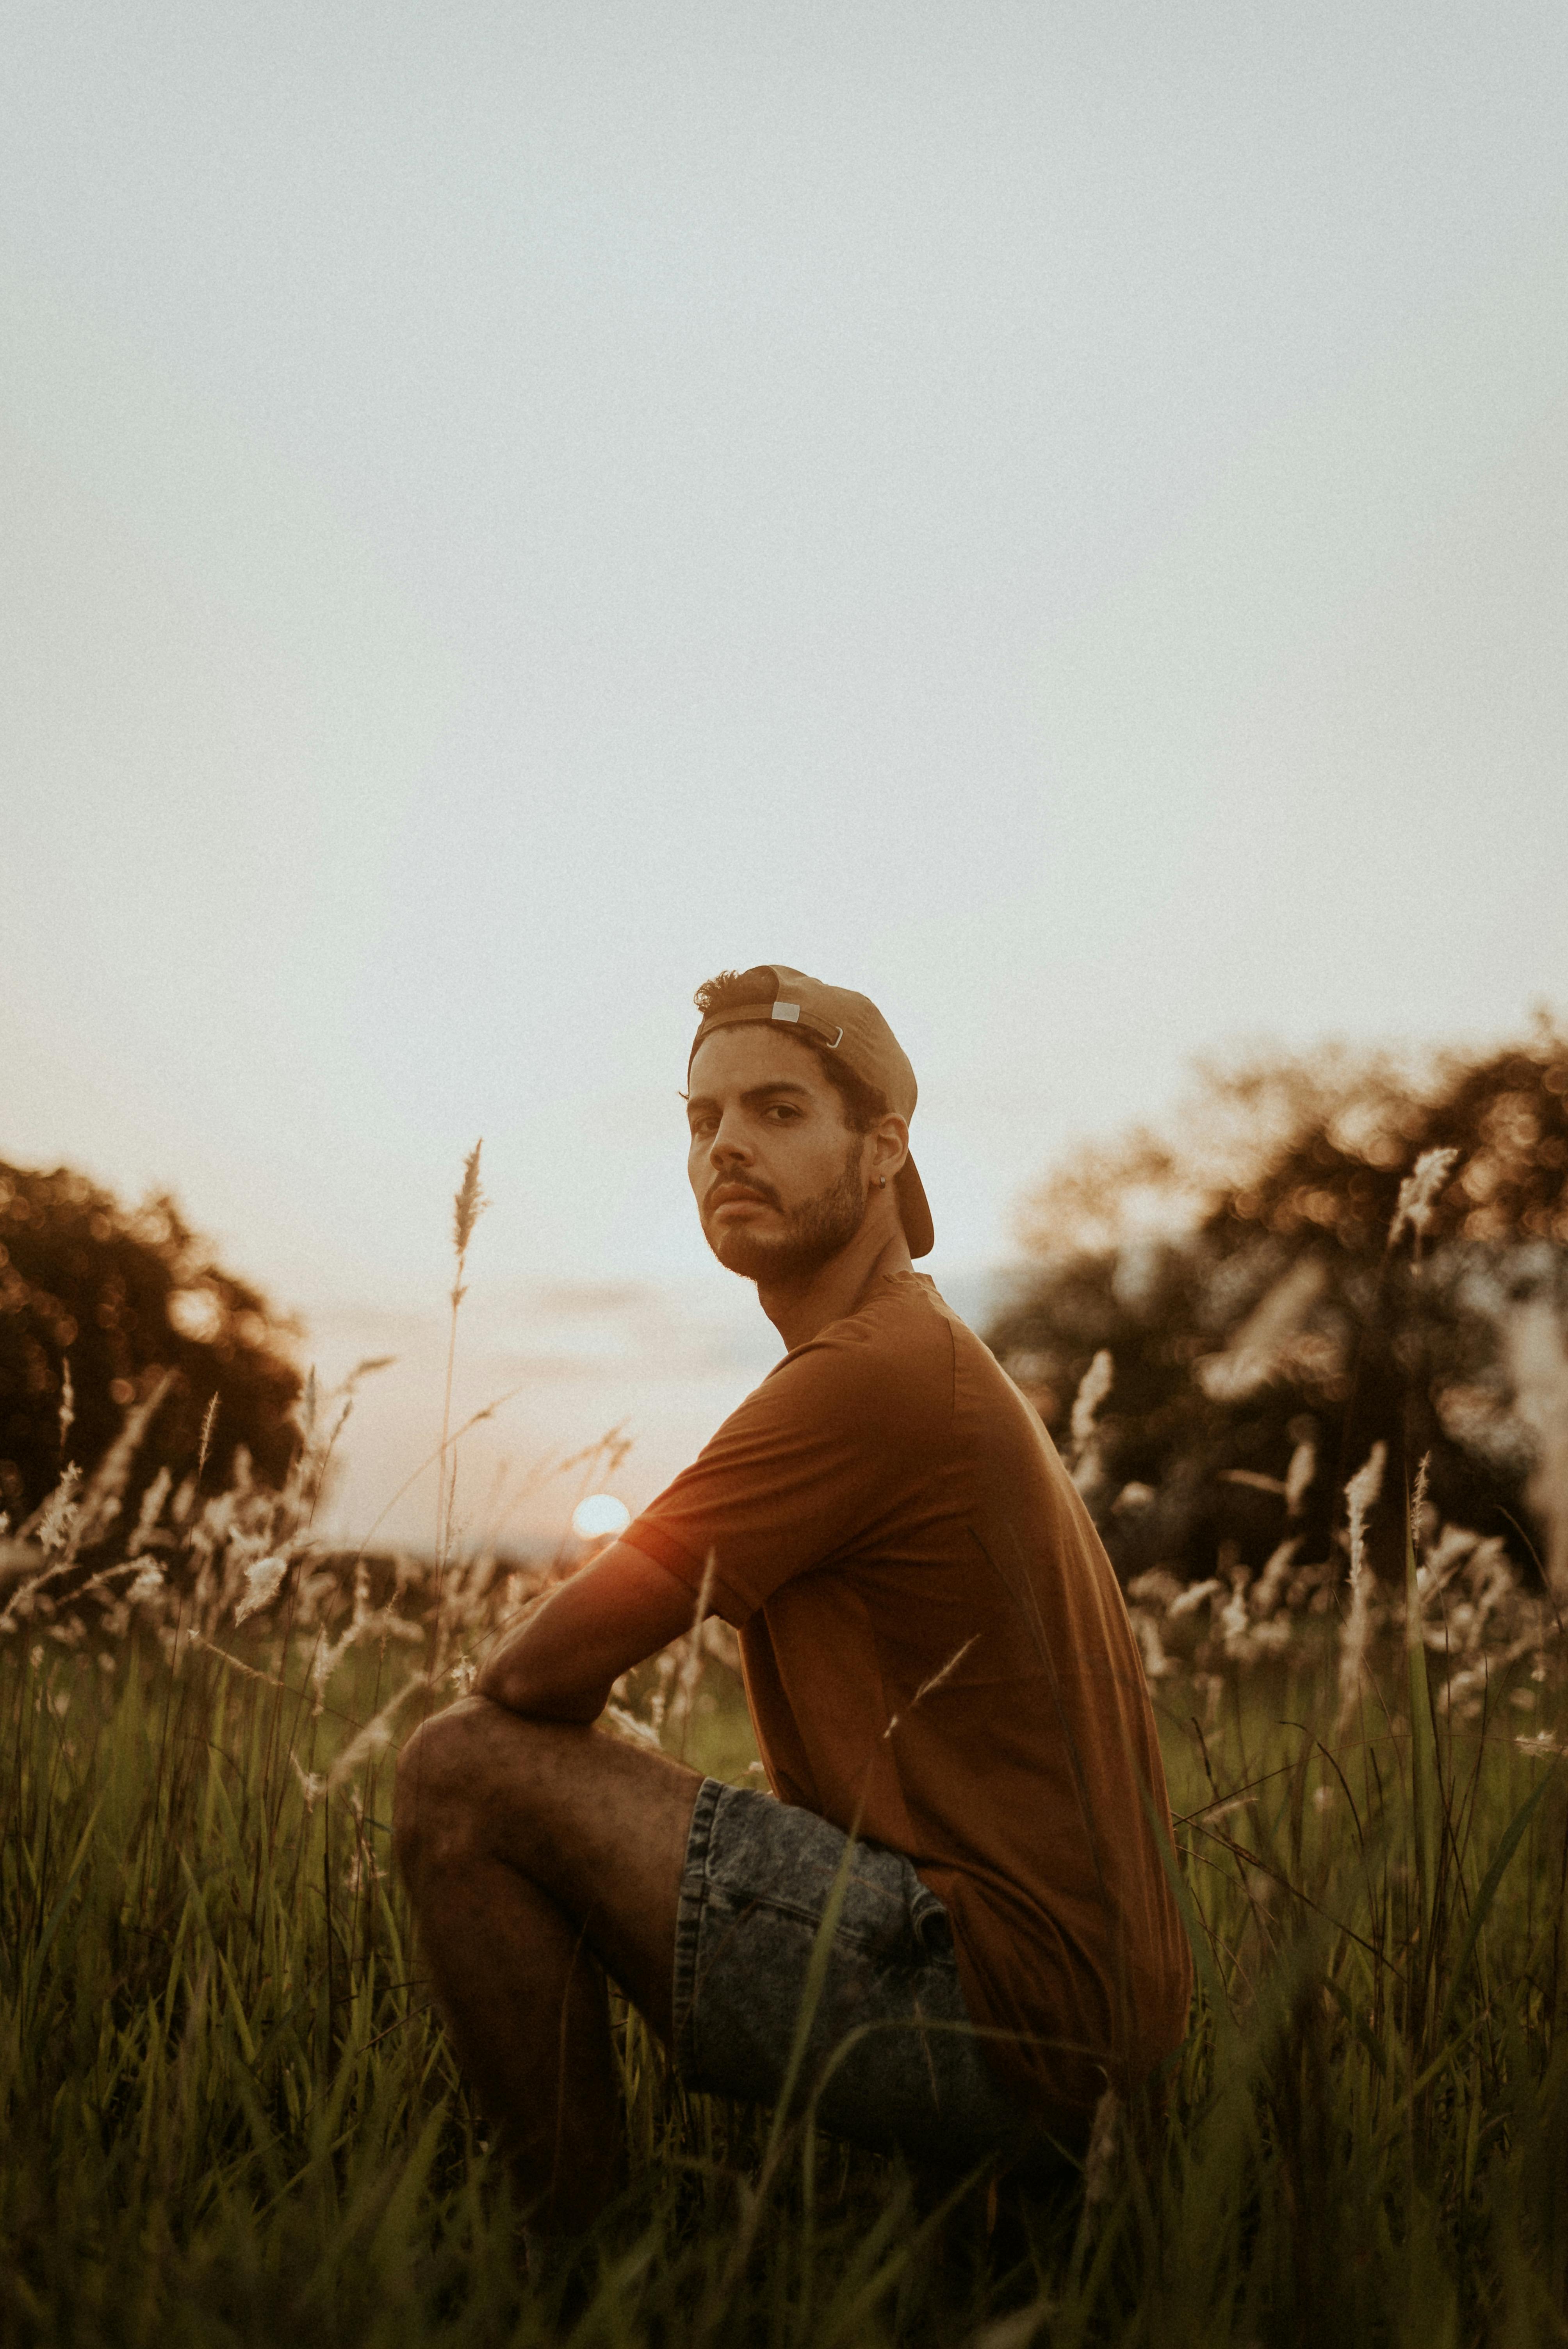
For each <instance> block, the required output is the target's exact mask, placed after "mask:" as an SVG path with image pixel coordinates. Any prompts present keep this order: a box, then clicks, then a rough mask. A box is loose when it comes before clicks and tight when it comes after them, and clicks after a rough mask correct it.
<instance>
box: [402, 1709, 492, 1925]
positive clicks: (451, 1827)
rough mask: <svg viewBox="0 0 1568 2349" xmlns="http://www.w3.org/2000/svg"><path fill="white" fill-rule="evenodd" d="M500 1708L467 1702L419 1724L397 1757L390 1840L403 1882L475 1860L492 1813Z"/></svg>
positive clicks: (411, 1881)
mask: <svg viewBox="0 0 1568 2349" xmlns="http://www.w3.org/2000/svg"><path fill="white" fill-rule="evenodd" d="M495 1710H496V1708H495V1707H494V1706H493V1705H490V1704H489V1703H487V1702H485V1700H484V1699H483V1698H474V1697H466V1698H464V1699H463V1701H462V1702H460V1703H459V1704H454V1705H449V1707H448V1709H447V1710H446V1712H445V1713H435V1714H433V1715H432V1716H431V1718H430V1719H429V1720H428V1721H425V1722H421V1723H420V1724H419V1726H418V1729H416V1730H415V1732H414V1733H413V1735H412V1736H411V1737H409V1738H407V1739H406V1740H405V1741H404V1744H403V1749H402V1752H401V1753H400V1754H398V1756H397V1791H396V1794H395V1795H394V1798H393V1811H392V1840H393V1848H394V1850H395V1852H396V1854H397V1865H398V1867H399V1868H401V1870H402V1872H403V1876H404V1879H405V1881H406V1882H407V1883H408V1884H409V1885H411V1886H413V1885H417V1884H418V1879H419V1878H421V1877H422V1876H425V1875H428V1874H429V1873H430V1872H431V1871H432V1870H434V1869H437V1868H443V1867H449V1866H452V1865H454V1864H456V1863H458V1862H459V1861H461V1860H463V1859H465V1858H469V1857H473V1855H474V1851H475V1843H476V1834H477V1830H478V1828H479V1826H480V1823H481V1821H482V1818H483V1816H484V1812H485V1809H486V1807H487V1806H486V1789H487V1783H488V1780H489V1777H490V1769H489V1766H488V1765H489V1760H490V1751H489V1749H490V1746H491V1744H492V1743H493V1730H492V1725H491V1723H490V1721H489V1720H488V1719H487V1718H486V1716H487V1715H490V1714H491V1713H494V1712H495Z"/></svg>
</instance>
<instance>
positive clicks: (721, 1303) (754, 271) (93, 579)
mask: <svg viewBox="0 0 1568 2349" xmlns="http://www.w3.org/2000/svg"><path fill="white" fill-rule="evenodd" d="M0 66H3V70H0V814H3V819H4V820H3V823H0V852H3V853H4V856H5V887H4V890H3V892H0V1157H6V1158H10V1159H11V1160H13V1161H15V1162H18V1163H21V1164H58V1163H66V1164H72V1165H76V1166H79V1167H82V1168H84V1169H85V1170H86V1171H88V1173H90V1174H95V1175H96V1176H98V1178H99V1179H101V1180H103V1181H105V1182H107V1183H108V1184H109V1185H112V1186H113V1187H114V1188H116V1189H117V1190H119V1191H120V1192H121V1193H122V1194H124V1195H129V1196H135V1195H139V1193H141V1192H142V1191H144V1190H146V1189H147V1188H149V1187H150V1186H156V1187H159V1188H171V1189H173V1190H174V1191H175V1192H176V1194H177V1195H179V1197H180V1198H181V1201H182V1203H183V1205H184V1206H185V1208H186V1210H187V1212H188V1214H189V1215H190V1216H191V1218H192V1220H193V1221H194V1222H195V1223H196V1224H197V1225H198V1226H200V1228H201V1230H202V1231H204V1232H206V1233H209V1234H211V1237H212V1238H213V1241H214V1244H215V1246H216V1247H217V1248H218V1250H219V1252H220V1254H221V1256H222V1259H223V1260H224V1261H225V1262H226V1263H227V1264H229V1265H231V1266H232V1268H234V1269H236V1270H239V1271H241V1272H243V1273H245V1274H248V1275H249V1276H250V1277H252V1278H254V1279H256V1280H257V1281H258V1282H259V1283H260V1284H261V1285H262V1286H263V1288H265V1289H266V1290H267V1292H268V1293H269V1294H270V1295H272V1296H273V1298H274V1299H276V1300H277V1301H278V1302H279V1303H280V1304H281V1305H283V1306H284V1307H287V1308H289V1309H292V1310H294V1312H296V1313H297V1314H298V1315H299V1316H300V1317H301V1319H302V1323H303V1327H304V1336H303V1337H302V1340H301V1343H302V1346H303V1347H304V1349H305V1350H306V1351H308V1352H311V1353H313V1354H314V1355H315V1356H317V1357H319V1358H321V1359H323V1360H324V1361H326V1362H328V1363H329V1364H333V1365H335V1366H337V1367H339V1368H341V1367H342V1366H343V1365H344V1363H346V1361H347V1360H349V1359H352V1357H353V1355H354V1353H355V1352H356V1350H370V1351H376V1350H384V1349H383V1347H382V1345H381V1344H379V1343H377V1342H376V1337H377V1332H379V1333H380V1336H381V1337H382V1338H383V1339H385V1336H386V1333H387V1331H388V1330H395V1331H397V1332H400V1333H401V1337H402V1340H403V1343H402V1349H401V1350H402V1355H403V1361H402V1366H401V1367H400V1369H399V1370H398V1371H397V1372H395V1373H388V1374H387V1381H385V1382H384V1391H385V1392H386V1393H387V1395H388V1397H390V1398H391V1399H390V1400H388V1401H387V1402H384V1403H381V1404H373V1403H372V1402H371V1400H370V1395H369V1391H368V1390H367V1392H366V1402H365V1405H364V1407H363V1414H362V1421H361V1423H356V1424H362V1425H363V1427H364V1429H365V1434H364V1437H363V1442H362V1448H361V1454H360V1455H357V1456H356V1462H355V1464H354V1467H353V1474H352V1475H351V1478H350V1491H349V1498H348V1499H347V1500H346V1502H345V1504H344V1506H346V1508H347V1509H348V1510H349V1514H350V1515H351V1516H352V1515H353V1514H354V1513H355V1512H356V1511H358V1512H361V1513H363V1511H364V1510H365V1509H366V1508H367V1507H368V1495H369V1494H370V1492H371V1491H372V1489H373V1487H376V1488H377V1489H378V1486H377V1479H379V1480H380V1481H381V1482H382V1483H384V1482H385V1480H386V1477H387V1475H390V1474H391V1472H392V1469H393V1467H394V1466H395V1465H396V1464H397V1462H398V1461H400V1460H401V1459H402V1458H403V1457H405V1456H406V1455H407V1454H408V1450H409V1446H410V1445H411V1444H415V1442H416V1434H415V1431H416V1427H417V1424H421V1423H420V1420H419V1414H420V1413H421V1412H423V1413H424V1415H425V1418H426V1419H428V1417H429V1406H428V1388H429V1372H428V1362H429V1360H430V1359H431V1358H432V1350H434V1352H435V1353H438V1350H439V1340H438V1312H439V1308H440V1301H441V1297H442V1292H443V1290H444V1288H446V1286H447V1285H448V1283H449V1278H450V1272H449V1262H448V1255H447V1248H448V1234H449V1199H450V1194H451V1191H452V1189H453V1188H454V1186H455V1184H456V1181H457V1178H458V1175H459V1172H460V1165H461V1159H462V1155H463V1153H464V1152H465V1151H466V1150H467V1149H468V1148H469V1145H470V1144H471V1143H472V1142H473V1140H474V1139H475V1138H476V1137H477V1136H479V1135H481V1134H482V1135H483V1137H484V1143H485V1156H484V1164H485V1172H486V1179H487V1188H488V1190H489V1192H490V1198H491V1201H492V1205H491V1206H490V1212H489V1214H488V1215H487V1216H486V1218H485V1220H484V1222H483V1223H482V1225H481V1226H480V1236H479V1237H478V1238H477V1240H476V1243H475V1249H474V1254H473V1258H472V1261H471V1265H470V1279H471V1282H472V1288H471V1292H470V1305H469V1308H466V1309H465V1310H467V1311H469V1314H470V1325H471V1330H472V1337H471V1342H470V1344H469V1352H468V1355H467V1357H466V1361H467V1364H468V1367H467V1369H466V1370H465V1372H464V1376H465V1378H468V1379H469V1381H470V1382H471V1383H470V1385H469V1386H468V1387H465V1389H464V1392H465V1393H469V1394H472V1395H478V1394H480V1392H481V1391H483V1389H484V1381H486V1379H488V1378H490V1377H491V1376H495V1377H499V1376H500V1375H502V1374H503V1373H508V1374H509V1373H510V1371H511V1370H512V1369H519V1375H520V1376H521V1378H522V1379H523V1382H524V1384H525V1386H526V1388H527V1392H526V1393H525V1394H524V1396H523V1398H522V1399H521V1402H520V1404H519V1406H518V1407H517V1409H516V1411H515V1412H514V1413H513V1419H514V1422H515V1425H514V1427H513V1431H512V1433H511V1434H510V1435H509V1436H508V1438H507V1441H508V1442H509V1443H512V1442H515V1444H516V1446H517V1447H518V1451H519V1456H520V1457H521V1456H522V1455H524V1454H527V1453H528V1451H529V1448H530V1446H531V1445H532V1446H534V1447H535V1448H537V1447H538V1446H539V1445H542V1444H560V1445H562V1446H564V1447H567V1448H570V1446H571V1444H572V1443H573V1440H574V1439H576V1440H582V1441H586V1440H587V1437H588V1435H589V1434H591V1433H595V1432H597V1426H598V1425H599V1424H608V1423H609V1421H608V1420H607V1419H605V1418H603V1414H604V1413H611V1414H622V1415H626V1414H629V1416H630V1417H631V1419H632V1420H634V1421H635V1423H636V1424H637V1431H638V1437H639V1452H638V1454H637V1455H634V1457H635V1458H636V1459H637V1460H638V1461H639V1464H638V1465H636V1466H635V1467H634V1468H633V1469H631V1470H629V1471H628V1472H627V1474H628V1475H629V1478H630V1484H629V1485H628V1490H633V1488H637V1489H638V1490H645V1489H649V1488H651V1487H650V1480H654V1481H655V1482H656V1481H658V1480H659V1479H661V1478H662V1476H663V1475H665V1474H666V1473H668V1470H669V1468H670V1467H671V1466H673V1465H674V1464H676V1462H677V1461H678V1458H679V1457H681V1456H684V1451H685V1450H686V1449H689V1448H690V1444H691V1442H692V1441H694V1440H700V1433H702V1432H703V1429H704V1428H705V1427H706V1426H707V1425H711V1424H712V1423H713V1421H714V1420H715V1419H717V1417H718V1416H719V1415H721V1413H722V1411H723V1409H725V1408H727V1404H728V1402H730V1401H733V1400H734V1399H736V1397H737V1396H738V1393H739V1392H744V1388H745V1386H746V1385H747V1384H749V1383H750V1382H751V1381H752V1380H753V1379H754V1377H755V1376H756V1375H758V1371H759V1368H765V1367H766V1363H767V1361H768V1360H769V1359H770V1358H771V1340H770V1338H769V1333H768V1332H767V1330H766V1329H765V1328H761V1329H760V1330H759V1329H758V1326H757V1315H756V1306H755V1300H754V1299H753V1298H752V1297H751V1294H750V1292H749V1291H748V1290H745V1289H744V1288H740V1287H739V1286H738V1285H737V1284H734V1283H727V1276H725V1275H723V1274H721V1273H720V1272H718V1271H717V1268H714V1267H713V1266H712V1265H711V1263H710V1260H709V1259H708V1258H707V1254H706V1250H705V1248H704V1247H703V1243H702V1241H701V1237H700V1235H699V1233H698V1231H697V1228H696V1219H695V1216H694V1214H693V1211H692V1208H691V1205H690V1201H689V1195H688V1194H687V1192H686V1183H685V1173H684V1125H683V1120H682V1116H681V1110H680V1104H679V1102H678V1100H677V1099H676V1091H677V1088H678V1086H679V1084H680V1082H681V1081H682V1077H683V1074H684V1068H685V1056H686V1044H687V1040H688V1038H689V1034H690V1030H691V1026H692V1021H693V1014H692V1011H691V1009H690V998H691V991H692V988H694V986H695V985H696V983H697V982H698V980H700V979H701V978H705V977H707V975H708V974H709V973H711V972H712V971H714V970H716V969H717V968H722V967H725V966H729V965H745V964H748V963H751V962H755V961H758V960H769V961H774V960H777V961H784V962H789V963H793V964H795V965H797V966H799V967H801V968H806V969H809V970H811V971H814V972H816V973H818V974H819V975H820V976H822V977H824V978H830V979H831V980H833V981H836V982H838V983H841V984H846V985H851V986H856V987H860V988H863V989H864V990H865V991H866V992H868V993H870V994H871V995H872V996H873V997H874V998H875V999H876V1000H877V1001H878V1002H879V1004H881V1006H882V1009H884V1011H885V1012H886V1013H887V1015H888V1017H889V1018H890V1019H891V1020H892V1024H893V1026H894V1028H895V1030H897V1032H898V1034H899V1036H900V1038H901V1040H903V1043H904V1044H905V1046H906V1048H907V1050H909V1052H910V1055H911V1058H912V1059H913V1062H914V1066H915V1069H916V1071H917V1074H918V1076H919V1080H920V1084H921V1094H922V1099H921V1106H920V1109H919V1111H918V1112H917V1114H916V1118H915V1123H914V1141H915V1146H916V1152H917V1155H918V1156H919V1159H920V1163H921V1166H922V1170H923V1175H924V1178H925V1183H926V1187H927V1190H928V1192H929V1193H930V1195H931V1197H932V1201H933V1206H934V1213H935V1220H936V1227H937V1235H938V1239H937V1249H936V1252H935V1254H934V1257H933V1258H932V1259H931V1264H930V1268H931V1269H932V1271H933V1272H934V1274H935V1276H936V1278H937V1279H938V1281H939V1283H944V1282H945V1283H947V1284H948V1285H949V1286H951V1287H953V1288H954V1290H955V1291H956V1290H962V1291H963V1292H964V1294H965V1297H966V1298H969V1299H974V1300H978V1299H980V1297H981V1295H982V1293H983V1288H984V1283H985V1278H986V1276H987V1274H988V1272H991V1271H994V1270H995V1268H998V1267H1001V1266H1005V1265H1006V1263H1007V1262H1009V1261H1010V1260H1011V1259H1012V1258H1013V1257H1015V1255H1016V1242H1015V1240H1014V1237H1013V1226H1012V1217H1013V1214H1014V1211H1015V1207H1016V1202H1017V1200H1018V1198H1019V1196H1020V1195H1021V1194H1022V1193H1023V1192H1024V1191H1025V1190H1026V1187H1027V1185H1029V1183H1030V1181H1031V1180H1032V1179H1033V1178H1034V1177H1035V1176H1037V1174H1039V1173H1040V1172H1041V1171H1042V1170H1043V1168H1044V1167H1045V1166H1046V1165H1047V1164H1049V1163H1050V1161H1051V1160H1052V1159H1053V1157H1056V1156H1058V1155H1059V1154H1061V1153H1062V1152H1064V1151H1065V1150H1067V1149H1068V1148H1069V1147H1070V1146H1071V1145H1072V1143H1074V1142H1075V1141H1076V1140H1078V1139H1079V1138H1081V1137H1084V1136H1087V1135H1091V1134H1105V1133H1113V1132H1114V1131H1116V1130H1117V1129H1118V1128H1119V1127H1120V1126H1122V1125H1123V1124H1125V1123H1127V1122H1129V1121H1130V1120H1131V1119H1133V1118H1136V1117H1143V1116H1148V1115H1151V1114H1158V1113H1159V1112H1161V1109H1162V1108H1163V1107H1165V1106H1166V1105H1168V1104H1169V1103H1170V1102H1171V1101H1172V1100H1173V1099H1174V1098H1175V1097H1176V1096H1177V1094H1178V1093H1179V1092H1181V1088H1182V1085H1183V1082H1184V1071H1186V1070H1187V1069H1188V1067H1189V1066H1190V1064H1191V1060H1192V1058H1193V1056H1194V1055H1197V1054H1213V1053H1217V1052H1219V1053H1222V1052H1224V1051H1228V1050H1237V1049H1240V1048H1242V1047H1244V1046H1247V1045H1249V1044H1252V1043H1253V1042H1257V1041H1271V1042H1274V1043H1278V1044H1281V1045H1284V1046H1294V1045H1300V1044H1306V1043H1310V1042H1312V1041H1315V1040H1318V1039H1321V1038H1325V1037H1328V1036H1340V1037H1346V1038H1349V1039H1351V1040H1379V1041H1381V1040H1411V1041H1415V1042H1420V1041H1424V1040H1478V1041H1484V1040H1491V1039H1492V1038H1495V1037H1497V1036H1500V1035H1501V1034H1504V1033H1508V1032H1517V1031H1518V1030H1519V1029H1520V1028H1521V1027H1522V1025H1523V1023H1524V1021H1525V1019H1527V1017H1528V1015H1529V1012H1530V1010H1531V1008H1532V1005H1534V1004H1536V1003H1539V1002H1543V1001H1544V1002H1547V1003H1552V1004H1555V1005H1556V1006H1558V1007H1559V1008H1563V1006H1564V1005H1565V1004H1568V980H1565V977H1564V955H1563V930H1564V926H1563V893H1564V883H1565V881H1568V791H1565V790H1564V788H1563V775H1564V759H1563V753H1564V749H1565V747H1568V658H1565V657H1564V655H1565V649H1568V512H1565V510H1564V509H1565V503H1568V496H1565V493H1568V302H1565V300H1564V298H1563V294H1564V285H1565V281H1568V144H1565V142H1564V140H1563V136H1562V124H1563V106H1564V99H1565V98H1568V18H1565V17H1564V16H1563V12H1562V11H1561V9H1559V8H1557V7H1555V6H1547V5H1511V0H1491V5H1486V6H1484V7H1482V6H1480V5H1473V6H1472V5H1463V6H1460V5H1433V0H1423V5H1419V6H1416V5H1408V6H1407V5H1385V0H1357V5H1334V0H1321V5H1314V6H1312V7H1311V8H1299V9H1280V8H1260V7H1258V6H1257V5H1255V0H1249V5H1214V0H1193V5H1191V6H1188V7H1185V8H1182V9H1180V10H1173V9H1170V8H1166V7H1157V6H1153V5H1119V0H1094V5H1087V0H1086V5H1017V4H1016V0H1014V5H994V4H993V0H969V5H965V6H963V7H955V6H952V5H929V0H903V4H902V5H898V6H896V7H894V6H889V5H880V0H848V5H846V0H837V5H832V6H826V5H771V6H756V5H744V0H727V5H723V6H718V5H712V6H698V5H676V0H667V5H661V4H660V0H655V5H646V0H645V4H644V5H635V6H634V5H629V0H628V5H616V6H605V5H594V0H571V4H570V5H548V6H545V5H519V0H509V5H493V6H492V5H478V0H448V5H445V6H443V7H442V8H440V9H431V8H428V7H417V8H416V7H400V6H397V5H377V6H376V7H374V8H371V7H368V6H356V5H343V0H310V5H301V6H294V5H287V0H274V5H269V6H268V7H267V8H265V9H263V10H256V9H252V8H242V7H239V6H237V5H234V6H226V5H212V0H204V5H200V6H197V5H173V0H166V5H137V0H115V5H105V6H88V5H69V0H66V5H60V0H51V5H30V0H10V5H0ZM976 1309H978V1306H977V1305H976ZM366 1340H368V1341H369V1342H366ZM416 1364H417V1365H418V1372H417V1375H416V1368H415V1365H416ZM520 1366H521V1367H520ZM399 1398H400V1400H399ZM623 1407H624V1410H623ZM377 1413H380V1416H379V1418H378V1417H377ZM481 1435H483V1436H484V1438H485V1440H486V1441H488V1440H489V1438H488V1435H486V1434H485V1432H484V1431H481ZM367 1461H370V1462H373V1465H374V1475H372V1473H371V1468H370V1467H367V1466H365V1465H363V1464H362V1463H363V1462H367ZM480 1465H483V1463H482V1462H480ZM356 1480H357V1481H356ZM639 1480H640V1484H639ZM636 1496H637V1493H636V1491H634V1498H635V1497H636Z"/></svg>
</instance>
